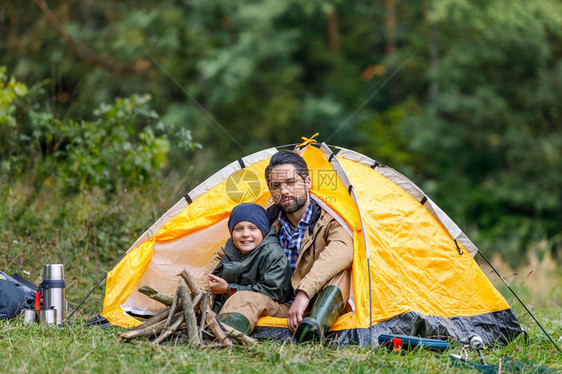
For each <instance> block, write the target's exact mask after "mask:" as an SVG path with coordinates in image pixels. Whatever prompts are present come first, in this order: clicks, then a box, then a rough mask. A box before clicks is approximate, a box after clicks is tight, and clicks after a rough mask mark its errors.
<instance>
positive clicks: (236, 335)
mask: <svg viewBox="0 0 562 374" xmlns="http://www.w3.org/2000/svg"><path fill="white" fill-rule="evenodd" d="M221 326H222V328H223V329H224V332H225V334H226V336H227V337H229V338H233V339H236V340H238V341H239V342H241V343H244V344H247V345H256V344H258V341H257V340H256V339H254V338H250V337H249V336H248V335H246V334H244V333H243V332H240V331H238V330H236V329H235V328H233V327H230V326H228V325H226V324H224V323H221Z"/></svg>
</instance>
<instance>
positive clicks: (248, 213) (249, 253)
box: [207, 203, 293, 334]
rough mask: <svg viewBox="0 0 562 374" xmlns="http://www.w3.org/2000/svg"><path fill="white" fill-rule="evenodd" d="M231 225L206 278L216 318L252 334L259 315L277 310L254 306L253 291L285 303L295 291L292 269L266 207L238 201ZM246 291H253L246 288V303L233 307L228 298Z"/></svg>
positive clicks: (242, 295)
mask: <svg viewBox="0 0 562 374" xmlns="http://www.w3.org/2000/svg"><path fill="white" fill-rule="evenodd" d="M228 229H229V231H230V234H231V237H230V239H228V241H227V242H226V244H225V245H224V247H222V248H221V249H220V250H219V251H217V253H216V254H215V256H214V257H213V259H212V260H211V263H210V264H209V265H210V266H213V265H214V264H216V263H217V262H218V265H217V266H216V267H214V270H213V271H212V273H211V274H209V275H208V278H207V281H208V284H209V288H210V289H211V291H212V292H213V293H214V294H215V303H214V306H213V310H214V312H215V313H220V314H218V315H217V319H218V320H219V321H221V322H222V323H224V324H227V325H229V326H231V327H233V328H235V329H237V330H239V331H241V332H243V333H245V334H250V333H251V332H252V331H253V329H254V327H255V325H256V322H257V320H258V318H259V317H260V316H262V315H273V314H275V311H274V310H271V311H269V310H268V309H267V308H255V306H254V305H252V304H253V303H252V302H251V301H253V299H254V296H252V295H256V294H255V293H256V292H257V293H260V294H262V295H263V296H262V295H260V296H259V297H265V298H270V299H272V300H273V301H275V302H276V303H271V304H272V305H275V304H277V303H279V304H281V303H286V302H287V301H288V300H289V299H290V297H291V296H292V294H293V289H292V286H291V275H292V271H291V267H290V265H289V261H288V260H287V256H286V255H285V252H284V251H283V250H282V249H281V245H280V243H279V239H278V238H277V235H276V232H275V230H274V229H271V228H270V225H269V221H268V218H267V214H266V212H265V209H264V208H263V207H261V206H259V205H257V204H251V203H244V204H240V205H237V206H236V207H234V209H232V213H231V214H230V218H229V220H228ZM219 261H220V262H219ZM245 291H252V292H247V294H248V296H249V300H248V301H249V302H248V303H247V305H244V306H243V307H239V306H237V307H236V308H235V309H230V308H229V302H228V299H229V298H230V297H231V296H232V295H234V294H235V293H237V297H236V299H238V301H239V300H240V298H244V294H243V292H245ZM237 304H238V305H240V303H239V302H237Z"/></svg>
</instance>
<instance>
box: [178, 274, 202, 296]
mask: <svg viewBox="0 0 562 374" xmlns="http://www.w3.org/2000/svg"><path fill="white" fill-rule="evenodd" d="M179 275H180V276H181V277H182V278H183V279H184V280H185V283H186V284H187V287H189V290H190V291H191V294H192V295H199V293H200V292H201V289H200V288H199V286H198V285H197V283H196V282H195V279H193V276H191V274H189V272H188V271H187V270H186V269H183V270H182V271H181V272H180V274H179Z"/></svg>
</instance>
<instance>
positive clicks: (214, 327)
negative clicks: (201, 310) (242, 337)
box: [207, 313, 234, 347]
mask: <svg viewBox="0 0 562 374" xmlns="http://www.w3.org/2000/svg"><path fill="white" fill-rule="evenodd" d="M207 324H208V325H209V328H210V329H211V331H212V332H213V334H214V335H215V337H216V338H217V340H218V341H219V343H221V344H224V345H227V346H229V347H232V346H234V344H233V343H232V342H231V341H230V339H228V338H227V337H226V334H225V333H224V331H223V330H222V328H221V326H220V325H219V322H218V321H217V319H216V318H215V317H214V316H212V315H211V314H210V313H207Z"/></svg>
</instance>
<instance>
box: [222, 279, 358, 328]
mask: <svg viewBox="0 0 562 374" xmlns="http://www.w3.org/2000/svg"><path fill="white" fill-rule="evenodd" d="M350 282H351V271H350V270H345V271H342V272H341V273H339V274H337V275H335V276H334V277H333V278H332V279H330V281H329V282H328V283H326V285H325V286H324V287H327V286H329V285H334V286H338V287H339V289H340V290H341V292H342V297H343V300H344V301H345V302H346V303H347V300H348V299H349V291H350V284H351V283H350ZM290 308H291V305H289V304H280V303H278V302H276V301H274V300H273V299H272V298H270V297H269V296H265V295H264V294H262V293H259V292H253V291H238V292H236V293H235V294H233V295H232V296H230V297H229V298H228V299H227V300H226V302H225V303H224V305H223V306H222V308H221V311H220V313H221V314H223V313H241V314H243V315H244V316H245V317H246V318H247V319H248V321H249V322H250V331H253V330H254V327H256V323H257V322H258V318H260V317H265V316H270V317H278V318H288V317H289V309H290ZM310 308H312V303H311V304H309V305H308V308H307V313H310ZM346 309H348V308H345V309H344V311H345V310H346Z"/></svg>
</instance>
